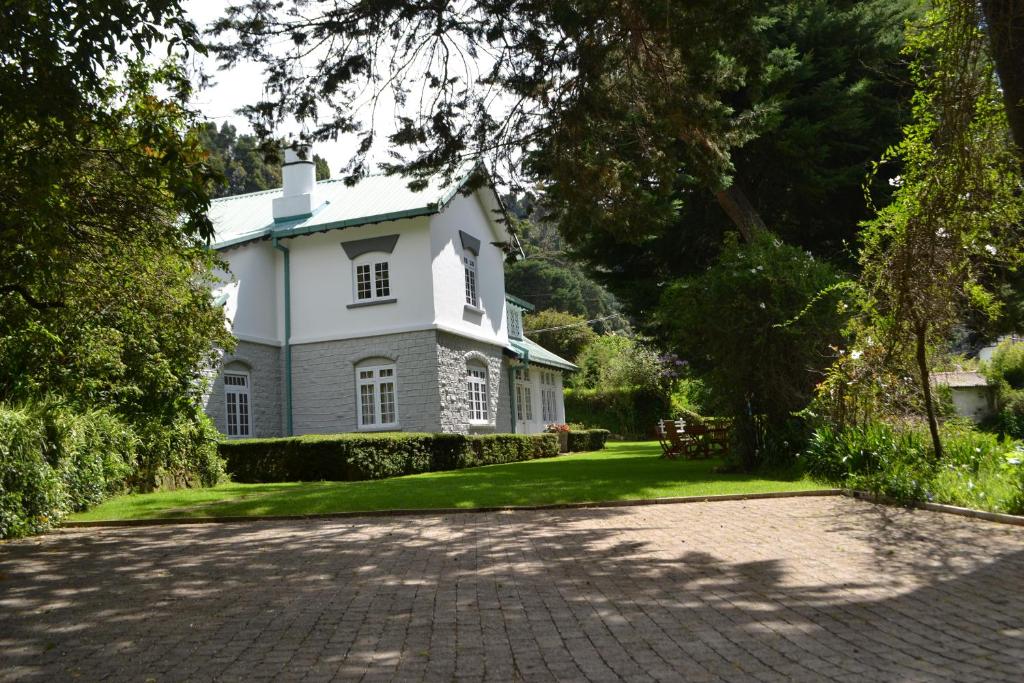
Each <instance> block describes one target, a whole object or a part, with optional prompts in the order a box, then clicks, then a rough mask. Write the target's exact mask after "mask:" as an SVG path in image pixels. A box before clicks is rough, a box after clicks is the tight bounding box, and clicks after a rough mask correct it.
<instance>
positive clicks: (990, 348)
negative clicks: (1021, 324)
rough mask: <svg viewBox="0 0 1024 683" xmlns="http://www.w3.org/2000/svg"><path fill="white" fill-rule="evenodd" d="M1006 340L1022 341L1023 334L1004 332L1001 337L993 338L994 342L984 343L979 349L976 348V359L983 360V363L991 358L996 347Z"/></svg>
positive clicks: (1023, 340) (1016, 342)
mask: <svg viewBox="0 0 1024 683" xmlns="http://www.w3.org/2000/svg"><path fill="white" fill-rule="evenodd" d="M1006 341H1008V342H1012V343H1014V344H1020V343H1024V336H1021V335H1019V334H1004V335H1003V336H1002V337H1000V338H999V339H997V340H995V341H994V342H991V343H990V344H986V345H985V346H983V347H981V349H979V350H978V360H980V361H983V362H985V363H987V362H989V361H990V360H992V354H994V353H995V352H996V348H997V347H998V346H999V345H1000V344H1002V343H1003V342H1006Z"/></svg>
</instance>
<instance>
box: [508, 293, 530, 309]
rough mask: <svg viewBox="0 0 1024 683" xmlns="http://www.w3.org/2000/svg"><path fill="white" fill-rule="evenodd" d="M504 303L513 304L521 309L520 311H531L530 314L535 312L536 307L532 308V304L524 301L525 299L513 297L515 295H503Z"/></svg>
mask: <svg viewBox="0 0 1024 683" xmlns="http://www.w3.org/2000/svg"><path fill="white" fill-rule="evenodd" d="M505 301H507V302H509V303H510V304H515V305H516V306H518V307H519V308H522V309H524V310H527V311H531V312H532V311H535V310H537V307H536V306H534V305H533V304H531V303H530V302H529V301H526V300H525V299H520V298H519V297H518V296H515V295H512V294H508V293H506V294H505Z"/></svg>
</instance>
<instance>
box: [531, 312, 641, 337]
mask: <svg viewBox="0 0 1024 683" xmlns="http://www.w3.org/2000/svg"><path fill="white" fill-rule="evenodd" d="M621 317H622V314H621V313H612V314H611V315H606V316H605V317H603V318H594V319H593V320H584V321H583V322H581V323H573V324H572V325H559V326H558V327H545V328H544V329H543V330H527V332H529V333H530V334H538V333H540V332H554V331H555V330H567V329H569V328H570V327H583V326H584V325H592V324H594V323H599V322H601V321H602V320H609V319H611V318H621Z"/></svg>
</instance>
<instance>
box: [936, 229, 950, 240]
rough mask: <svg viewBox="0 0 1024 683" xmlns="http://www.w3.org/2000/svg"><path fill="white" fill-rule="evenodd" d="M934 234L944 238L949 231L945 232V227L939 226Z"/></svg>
mask: <svg viewBox="0 0 1024 683" xmlns="http://www.w3.org/2000/svg"><path fill="white" fill-rule="evenodd" d="M935 236H936V237H939V238H945V237H949V233H948V232H946V229H945V228H939V229H938V230H936V231H935Z"/></svg>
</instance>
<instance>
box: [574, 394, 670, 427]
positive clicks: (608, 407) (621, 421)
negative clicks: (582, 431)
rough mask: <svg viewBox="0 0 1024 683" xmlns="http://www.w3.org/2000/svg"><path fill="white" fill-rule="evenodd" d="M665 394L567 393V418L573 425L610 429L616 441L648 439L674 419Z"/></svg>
mask: <svg viewBox="0 0 1024 683" xmlns="http://www.w3.org/2000/svg"><path fill="white" fill-rule="evenodd" d="M671 412H672V402H671V399H670V398H669V396H668V395H667V394H666V392H665V391H663V390H661V389H652V388H619V389H616V388H609V389H566V391H565V414H566V417H567V418H568V419H569V420H571V421H572V422H580V423H583V424H586V425H589V426H591V427H599V428H601V429H607V430H608V431H609V432H611V433H612V434H613V435H614V436H615V438H616V439H646V438H650V437H651V436H652V435H653V432H654V425H655V424H657V422H658V420H661V419H663V418H664V417H666V416H668V415H670V414H671Z"/></svg>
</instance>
